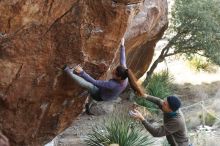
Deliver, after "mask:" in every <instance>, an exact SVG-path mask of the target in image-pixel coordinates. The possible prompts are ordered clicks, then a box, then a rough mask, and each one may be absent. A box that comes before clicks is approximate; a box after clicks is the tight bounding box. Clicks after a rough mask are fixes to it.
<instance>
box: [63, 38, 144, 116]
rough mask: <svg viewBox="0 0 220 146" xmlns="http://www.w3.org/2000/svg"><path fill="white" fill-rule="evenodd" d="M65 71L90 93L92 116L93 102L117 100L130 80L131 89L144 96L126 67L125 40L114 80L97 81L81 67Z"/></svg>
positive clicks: (67, 68)
mask: <svg viewBox="0 0 220 146" xmlns="http://www.w3.org/2000/svg"><path fill="white" fill-rule="evenodd" d="M64 71H65V72H66V73H67V74H68V75H69V76H70V77H71V78H72V79H73V80H74V81H75V82H77V83H78V84H79V85H80V86H81V87H83V88H85V89H87V90H88V91H89V93H90V98H89V101H88V103H87V104H86V113H87V114H91V113H90V110H89V109H90V107H91V105H92V101H93V100H96V101H110V100H115V99H116V98H117V97H118V96H119V94H120V93H122V91H124V90H125V88H126V87H127V84H128V80H129V83H130V86H131V88H132V89H133V90H134V91H135V92H136V94H138V95H140V96H142V95H144V92H143V90H142V88H141V87H140V86H139V85H138V84H137V82H136V78H135V76H134V74H133V73H132V71H131V70H130V69H129V68H127V66H126V56H125V46H124V38H122V40H121V46H120V65H119V66H117V67H116V68H115V69H114V70H112V79H110V80H96V79H94V78H92V77H91V76H90V75H88V74H87V73H86V72H85V71H84V70H83V69H82V67H80V66H79V65H78V66H76V67H74V68H73V69H72V68H70V67H68V66H65V67H64Z"/></svg>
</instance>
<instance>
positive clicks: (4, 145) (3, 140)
mask: <svg viewBox="0 0 220 146" xmlns="http://www.w3.org/2000/svg"><path fill="white" fill-rule="evenodd" d="M0 146H9V142H8V138H7V137H5V136H4V135H3V134H2V133H1V132H0Z"/></svg>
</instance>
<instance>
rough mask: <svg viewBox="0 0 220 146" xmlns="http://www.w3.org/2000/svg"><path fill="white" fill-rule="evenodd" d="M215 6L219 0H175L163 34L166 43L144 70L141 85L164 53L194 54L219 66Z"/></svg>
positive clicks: (219, 40) (219, 30)
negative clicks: (145, 74) (146, 69)
mask: <svg viewBox="0 0 220 146" xmlns="http://www.w3.org/2000/svg"><path fill="white" fill-rule="evenodd" d="M219 8H220V1H219V0H175V2H174V5H173V7H172V9H171V16H172V17H171V19H170V26H169V28H168V30H167V35H166V36H165V39H166V40H168V43H167V44H166V45H165V46H164V47H163V49H162V51H161V53H160V55H159V57H158V58H157V59H156V61H155V62H154V63H153V64H152V66H151V68H150V69H149V71H148V72H147V78H146V80H145V82H144V84H145V85H147V84H148V81H149V79H150V77H151V75H152V73H153V71H154V69H155V68H156V67H157V65H158V64H159V63H160V62H162V61H164V59H165V58H166V57H168V56H172V55H176V54H184V55H188V56H190V55H193V54H198V55H201V56H205V57H207V58H208V59H209V61H211V62H213V63H215V64H218V65H220V9H219Z"/></svg>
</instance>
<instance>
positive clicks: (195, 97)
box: [51, 61, 220, 146]
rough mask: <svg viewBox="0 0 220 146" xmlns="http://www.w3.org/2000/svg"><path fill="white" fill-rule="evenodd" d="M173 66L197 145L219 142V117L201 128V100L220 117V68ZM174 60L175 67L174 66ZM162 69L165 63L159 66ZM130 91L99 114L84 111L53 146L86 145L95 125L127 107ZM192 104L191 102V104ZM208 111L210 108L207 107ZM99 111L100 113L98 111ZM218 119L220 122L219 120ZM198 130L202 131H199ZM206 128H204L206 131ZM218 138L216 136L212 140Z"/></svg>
mask: <svg viewBox="0 0 220 146" xmlns="http://www.w3.org/2000/svg"><path fill="white" fill-rule="evenodd" d="M168 63H170V64H168V66H172V70H170V73H172V74H173V75H174V79H175V80H174V83H175V84H176V85H175V94H177V95H179V96H180V97H181V99H182V101H183V108H182V111H183V113H184V115H185V118H186V122H187V126H188V129H189V131H190V132H189V133H190V137H191V141H192V143H194V145H199V146H208V145H212V146H217V145H218V144H219V143H220V132H219V128H218V127H219V125H220V124H219V122H220V121H219V120H220V119H219V120H218V119H216V122H215V124H214V125H215V129H212V128H210V127H205V128H201V127H200V128H198V126H199V125H201V124H202V120H201V118H199V117H200V116H201V115H202V111H203V110H202V106H201V104H200V103H199V102H200V101H204V107H205V109H206V110H208V112H209V111H212V113H214V115H215V116H216V117H217V118H218V117H219V118H220V116H218V115H220V107H219V103H220V98H219V97H220V69H219V68H217V70H216V72H214V73H207V72H194V71H190V69H189V68H187V65H186V64H184V62H182V61H175V62H174V61H171V62H168ZM173 63H174V64H175V66H176V68H174V67H173V66H174V65H173ZM159 68H160V69H161V68H163V67H161V66H160V67H159ZM127 97H129V95H128V93H126V94H123V95H122V100H118V101H117V102H113V103H111V104H110V106H109V104H107V105H104V106H105V107H106V108H107V109H110V110H109V111H107V113H101V115H98V116H88V115H86V114H84V113H82V114H81V115H80V116H79V117H78V119H77V120H76V121H74V122H73V124H72V126H71V127H70V128H68V129H66V130H65V131H64V132H63V133H62V134H60V135H58V136H57V137H56V138H55V139H54V140H53V144H52V143H51V145H53V146H84V144H83V139H84V138H85V136H86V135H87V134H88V133H90V132H91V130H92V127H94V126H95V125H97V124H99V123H101V122H102V121H103V119H104V118H105V117H107V116H108V115H109V113H111V112H112V111H113V112H118V110H120V109H127V108H128V107H129V106H130V105H131V104H132V102H130V101H129V100H127ZM191 105H192V106H191ZM205 113H207V111H205ZM99 114H100V113H99ZM218 121H219V122H218ZM198 131H199V132H198ZM204 131H205V132H204ZM213 139H215V140H213ZM156 140H158V141H157V142H156V143H155V144H154V145H155V146H156V145H157V146H158V145H162V142H161V141H163V139H156Z"/></svg>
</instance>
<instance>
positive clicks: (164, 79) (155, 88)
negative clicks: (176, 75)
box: [135, 71, 173, 112]
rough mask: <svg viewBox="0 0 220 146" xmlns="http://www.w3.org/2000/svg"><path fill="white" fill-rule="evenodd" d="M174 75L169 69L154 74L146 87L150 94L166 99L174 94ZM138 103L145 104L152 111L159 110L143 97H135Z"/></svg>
mask: <svg viewBox="0 0 220 146" xmlns="http://www.w3.org/2000/svg"><path fill="white" fill-rule="evenodd" d="M172 81H173V77H172V76H171V75H170V74H169V73H168V72H167V71H161V72H159V73H155V74H153V75H152V77H151V79H150V82H149V84H148V85H147V86H146V87H145V90H147V92H148V94H149V95H152V96H156V97H159V98H161V99H164V98H165V97H167V96H169V95H172V94H173V90H172V88H173V87H172ZM135 101H136V103H137V104H139V105H142V106H145V107H147V108H148V110H149V111H151V112H157V109H158V108H157V106H156V105H155V104H153V103H151V102H149V101H146V100H145V99H143V98H138V97H137V98H135Z"/></svg>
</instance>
